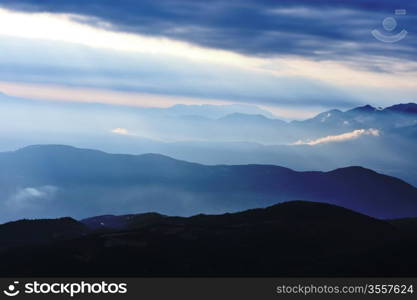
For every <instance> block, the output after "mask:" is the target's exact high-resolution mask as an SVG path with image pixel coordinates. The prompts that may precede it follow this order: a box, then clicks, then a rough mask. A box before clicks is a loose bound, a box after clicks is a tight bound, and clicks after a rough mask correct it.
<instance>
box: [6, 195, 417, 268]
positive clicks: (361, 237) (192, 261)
mask: <svg viewBox="0 0 417 300" xmlns="http://www.w3.org/2000/svg"><path fill="white" fill-rule="evenodd" d="M132 216H133V217H135V215H132ZM152 216H153V217H152V218H147V217H146V218H143V217H142V215H137V216H136V217H137V218H138V220H141V221H142V223H141V225H140V226H136V225H135V224H132V223H129V222H128V223H125V224H124V225H123V226H121V227H120V228H119V229H117V230H114V229H109V228H106V227H105V226H103V228H101V229H100V230H99V231H97V230H92V229H90V233H89V234H87V235H86V234H85V232H84V231H83V230H81V232H80V233H79V236H78V237H74V236H72V237H68V238H67V239H64V240H63V239H58V240H53V241H48V242H44V243H43V244H39V243H38V244H37V245H32V246H30V245H25V246H20V247H19V246H10V247H5V246H4V247H3V248H2V249H1V251H0V265H1V266H2V267H1V268H0V275H1V276H417V259H416V257H415V253H416V251H417V237H416V235H414V234H410V231H409V229H408V227H409V225H407V226H405V227H407V228H404V226H403V225H401V226H397V225H396V221H390V222H388V221H382V220H377V219H374V218H370V217H367V216H365V215H362V214H358V213H355V212H353V211H350V210H347V209H344V208H340V207H337V206H333V205H328V204H322V203H313V202H301V201H296V202H288V203H283V204H278V205H275V206H272V207H269V208H266V209H254V210H248V211H244V212H241V213H234V214H224V215H197V216H194V217H190V218H181V217H165V216H160V217H159V218H158V217H157V215H156V214H155V215H152ZM148 217H149V215H148ZM100 218H102V220H104V219H105V218H104V219H103V217H98V218H96V219H95V220H96V221H100ZM144 220H149V223H146V221H144ZM90 221H91V220H90ZM84 222H85V221H84ZM410 222H411V220H409V221H408V223H410ZM400 223H401V222H400ZM3 226H4V225H3ZM93 227H94V226H93ZM80 228H83V226H81V224H80ZM0 230H2V228H1V227H0ZM34 231H37V229H36V230H34ZM32 234H36V232H33V233H32Z"/></svg>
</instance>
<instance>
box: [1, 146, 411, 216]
mask: <svg viewBox="0 0 417 300" xmlns="http://www.w3.org/2000/svg"><path fill="white" fill-rule="evenodd" d="M0 164H1V166H2V168H1V170H0V187H1V199H3V200H2V201H3V202H2V206H3V207H4V209H3V210H2V212H1V219H2V220H13V219H18V218H22V217H31V218H33V217H37V218H39V217H57V216H67V215H68V216H71V217H87V216H91V215H101V214H128V213H132V212H149V211H155V212H158V213H162V214H167V215H183V216H184V215H192V214H196V213H201V212H204V213H222V212H231V211H239V210H243V209H248V208H254V207H265V206H268V205H272V204H275V203H279V202H282V201H289V200H294V199H300V200H307V201H318V202H327V203H332V204H336V205H340V206H343V207H346V208H350V209H353V210H356V211H358V212H362V213H365V214H368V215H370V216H374V217H380V218H399V217H413V216H416V215H417V189H416V188H414V187H413V186H411V185H409V184H407V183H405V182H403V181H401V180H399V179H396V178H393V177H389V176H385V175H382V174H378V173H376V172H374V171H371V170H368V169H364V168H361V167H349V168H343V169H337V170H334V171H331V172H296V171H293V170H291V169H288V168H284V167H279V166H273V165H236V166H229V165H218V166H206V165H200V164H196V163H189V162H185V161H179V160H175V159H172V158H170V157H166V156H162V155H158V154H145V155H137V156H135V155H120V154H107V153H104V152H101V151H95V150H85V149H77V148H73V147H68V146H58V145H49V146H30V147H26V148H24V149H21V150H18V151H15V152H7V153H1V154H0Z"/></svg>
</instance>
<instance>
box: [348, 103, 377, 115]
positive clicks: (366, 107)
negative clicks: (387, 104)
mask: <svg viewBox="0 0 417 300" xmlns="http://www.w3.org/2000/svg"><path fill="white" fill-rule="evenodd" d="M376 110H378V109H377V108H376V107H374V106H372V105H369V104H366V105H364V106H359V107H356V108H354V109H351V110H349V111H348V112H365V113H366V112H374V111H376Z"/></svg>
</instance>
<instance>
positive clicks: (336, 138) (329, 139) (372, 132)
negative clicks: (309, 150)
mask: <svg viewBox="0 0 417 300" xmlns="http://www.w3.org/2000/svg"><path fill="white" fill-rule="evenodd" d="M367 135H368V136H379V135H380V132H379V130H377V129H372V128H371V129H357V130H353V131H351V132H347V133H343V134H339V135H330V136H326V137H323V138H319V139H315V140H308V141H301V140H300V141H297V142H295V143H294V144H293V145H309V146H316V145H320V144H327V143H334V142H345V141H349V140H354V139H357V138H360V137H362V136H367Z"/></svg>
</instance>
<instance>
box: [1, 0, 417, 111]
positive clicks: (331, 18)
mask: <svg viewBox="0 0 417 300" xmlns="http://www.w3.org/2000/svg"><path fill="white" fill-rule="evenodd" d="M399 9H401V11H398V10H399ZM396 10H397V11H396ZM396 12H397V13H396ZM393 20H394V21H393ZM393 22H394V23H393ZM389 25H391V27H390V26H389ZM395 25H396V26H395ZM416 25H417V2H415V1H406V0H400V1H393V0H391V1H388V0H355V1H353V0H345V1H337V0H333V1H332V0H327V1H324V0H316V1H311V0H310V1H307V0H292V1H289V0H281V1H272V0H271V1H267V0H256V1H254V0H245V1H244V0H230V1H217V0H214V1H196V0H192V1H191V0H161V1H151V0H142V1H134V0H118V1H115V0H89V1H85V0H72V1H67V0H60V1H56V0H43V1H38V0H19V1H15V0H2V1H1V3H0V66H1V68H0V92H1V93H4V94H7V95H10V96H16V97H23V98H27V99H45V100H49V101H64V102H68V101H70V102H71V101H76V102H86V103H87V102H88V103H89V102H94V103H106V104H110V105H126V106H144V107H168V106H172V105H175V104H216V105H221V104H233V103H240V104H253V105H258V106H260V107H262V108H266V109H269V110H270V111H271V112H273V113H275V114H276V115H277V116H282V117H283V118H286V119H291V118H294V119H297V118H303V117H306V116H309V115H312V114H315V113H317V112H320V111H323V110H325V109H333V108H338V109H348V108H352V107H354V106H358V105H363V104H372V105H375V106H388V105H392V104H395V103H400V102H415V101H416V91H417V80H416V77H417V51H416V50H417V42H416V41H417V40H416V38H415V36H416V29H417V26H416ZM394 27H395V28H394ZM388 29H389V30H388ZM375 30H378V32H379V34H380V35H379V36H382V40H381V38H376V37H375V36H374V34H373V33H372V32H374V33H375ZM397 36H399V37H402V38H401V39H399V40H398V41H396V42H387V41H384V40H383V39H384V37H386V38H387V40H392V39H390V38H394V39H395V38H396V37H397Z"/></svg>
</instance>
